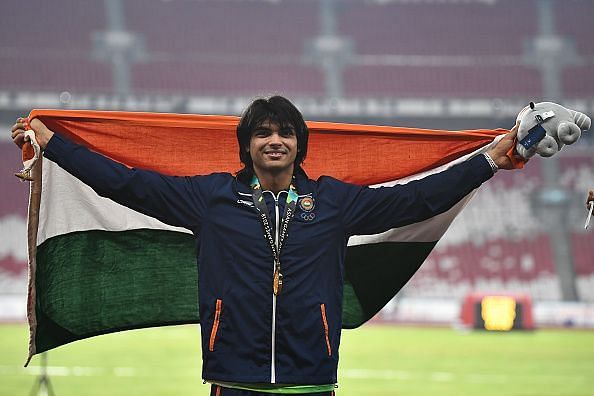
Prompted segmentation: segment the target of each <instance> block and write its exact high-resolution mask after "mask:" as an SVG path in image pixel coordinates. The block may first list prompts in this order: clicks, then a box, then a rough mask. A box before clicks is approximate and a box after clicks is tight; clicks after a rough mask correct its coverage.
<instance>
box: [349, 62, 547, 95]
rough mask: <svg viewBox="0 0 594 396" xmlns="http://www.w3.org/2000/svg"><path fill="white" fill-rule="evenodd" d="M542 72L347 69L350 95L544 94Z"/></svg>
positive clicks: (477, 68) (474, 68)
mask: <svg viewBox="0 0 594 396" xmlns="http://www.w3.org/2000/svg"><path fill="white" fill-rule="evenodd" d="M540 81H541V77H540V72H539V71H538V70H536V69H531V68H528V67H523V66H507V67H500V66H439V67H438V66H435V67H431V66H399V67H395V66H358V67H351V68H349V69H347V70H346V72H345V78H344V83H345V92H346V94H347V95H348V96H404V97H448V98H449V97H452V96H455V97H471V98H476V97H485V96H488V97H498V98H510V97H541V96H542V88H541V82H540Z"/></svg>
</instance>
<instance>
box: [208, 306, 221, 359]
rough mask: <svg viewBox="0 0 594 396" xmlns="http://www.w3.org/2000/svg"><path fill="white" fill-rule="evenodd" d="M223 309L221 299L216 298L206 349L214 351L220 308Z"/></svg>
mask: <svg viewBox="0 0 594 396" xmlns="http://www.w3.org/2000/svg"><path fill="white" fill-rule="evenodd" d="M222 309H223V301H222V300H220V299H217V303H216V307H215V316H214V321H213V322H212V329H211V331H210V342H209V343H208V350H209V351H210V352H213V351H214V345H215V339H216V338H217V331H218V329H219V322H220V320H221V310H222Z"/></svg>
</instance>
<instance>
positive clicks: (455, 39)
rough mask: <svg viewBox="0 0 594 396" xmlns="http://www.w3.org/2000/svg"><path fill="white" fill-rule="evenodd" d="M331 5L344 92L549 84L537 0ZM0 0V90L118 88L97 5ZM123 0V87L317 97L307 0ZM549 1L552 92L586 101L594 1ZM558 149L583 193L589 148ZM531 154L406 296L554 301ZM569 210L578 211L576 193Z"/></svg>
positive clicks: (491, 91) (488, 190)
mask: <svg viewBox="0 0 594 396" xmlns="http://www.w3.org/2000/svg"><path fill="white" fill-rule="evenodd" d="M114 3H117V2H114ZM335 3H336V4H337V13H336V15H335V16H336V21H335V22H336V25H335V31H334V33H337V34H339V35H341V37H343V38H345V39H348V40H349V42H350V43H352V53H349V54H347V55H345V58H344V59H342V62H343V64H342V66H343V74H342V77H341V83H342V85H343V88H344V89H343V92H344V96H346V97H348V98H360V97H370V98H374V97H379V98H383V97H392V98H394V97H396V98H400V97H406V98H413V99H414V98H422V99H427V98H461V99H466V98H468V99H473V98H479V99H486V100H491V99H496V98H504V99H512V100H514V99H518V100H521V103H524V101H527V100H528V99H530V100H532V99H537V98H541V97H543V96H544V95H545V89H544V87H543V83H542V74H541V72H540V70H539V69H538V68H537V65H536V64H534V63H530V62H527V61H526V59H525V57H526V51H527V48H528V47H529V46H530V42H531V40H533V39H534V38H535V37H536V36H537V35H538V34H539V25H538V13H537V12H536V7H537V4H538V1H537V0H523V1H516V0H493V1H414V0H409V1H395V2H391V1H364V0H341V1H336V2H335ZM2 4H3V6H4V7H5V8H6V9H10V10H11V12H10V15H9V16H8V17H7V18H5V20H4V22H3V23H2V24H1V25H0V37H1V40H0V90H1V91H10V92H17V91H29V92H55V93H57V94H59V93H60V92H63V91H68V92H72V93H76V92H79V93H82V94H86V93H90V94H104V93H105V94H110V93H111V94H113V93H114V91H115V90H116V88H117V87H115V85H116V84H114V81H116V79H115V78H114V74H113V73H114V71H113V70H114V67H113V64H112V63H111V59H110V58H109V56H108V55H106V54H105V53H102V52H101V51H100V50H98V48H97V47H98V41H97V37H99V36H100V35H101V34H102V32H109V29H110V28H109V26H110V20H109V17H108V13H107V11H106V4H107V3H106V2H105V1H94V2H81V1H77V0H59V1H52V2H48V1H44V0H30V1H26V2H22V1H20V0H3V3H2ZM120 4H121V6H122V13H121V15H119V17H120V18H121V21H120V22H121V24H122V29H124V31H125V32H127V33H128V34H129V35H130V37H132V38H133V39H134V40H136V41H134V43H135V44H137V48H136V47H135V50H136V52H135V53H134V54H133V56H130V58H129V59H128V61H129V67H130V68H129V72H130V93H132V94H136V93H141V94H145V93H146V94H151V93H156V94H162V95H187V96H193V95H211V96H213V97H235V96H246V97H251V96H255V95H266V94H272V93H281V94H284V95H287V96H291V95H293V96H300V97H304V98H319V97H324V96H325V95H327V88H326V85H327V84H326V83H327V81H326V75H325V74H324V71H323V67H322V66H323V62H322V59H320V58H319V55H320V54H319V53H315V52H312V51H311V47H312V41H313V40H314V39H315V38H316V37H317V36H318V35H320V34H321V33H322V32H323V31H324V29H322V26H321V24H322V22H321V21H322V18H321V16H320V14H321V12H320V2H319V1H318V0H299V1H296V0H295V1H287V0H276V1H260V0H251V1H240V0H200V1H188V0H152V1H148V0H123V1H121V2H120ZM553 4H554V13H555V15H556V23H555V29H556V32H557V33H558V34H560V35H561V36H562V37H563V38H564V39H565V40H566V42H567V43H569V44H570V45H571V46H572V48H573V50H574V51H575V52H576V59H574V60H573V61H572V62H568V64H567V65H565V66H564V69H562V70H561V86H562V91H563V98H567V99H580V100H581V99H585V100H592V99H594V96H593V95H594V94H593V92H594V85H593V81H594V61H592V57H593V56H594V46H593V45H592V37H593V34H594V33H593V30H592V26H594V25H592V23H591V16H592V15H594V2H590V1H581V0H563V1H554V2H553ZM23 21H34V26H33V27H31V28H29V27H23ZM567 21H571V22H570V23H568V22H567ZM111 22H113V21H111ZM112 28H113V27H112ZM271 32H273V33H271ZM331 33H332V32H331ZM326 34H328V32H326ZM10 110H13V109H10ZM5 111H6V110H5ZM586 112H588V111H586ZM11 117H12V113H11ZM494 117H496V116H494ZM2 121H3V122H4V123H5V124H8V123H9V122H12V121H13V119H12V118H11V119H4V120H2ZM491 121H493V120H489V122H491ZM499 121H502V120H501V119H497V120H496V123H497V124H498V125H502V122H501V123H500V122H499ZM365 122H368V121H367V120H366V121H365ZM493 123H495V121H493ZM443 127H444V128H448V126H447V125H444V126H443ZM478 127H480V125H478ZM590 134H592V132H590ZM584 140H587V139H584ZM590 141H592V138H590ZM562 154H563V155H562V156H561V157H562V158H563V161H561V162H560V164H561V168H560V169H561V175H562V176H561V182H562V183H563V186H564V187H565V188H566V189H567V190H568V191H571V193H572V194H573V195H575V196H577V195H580V194H581V195H584V194H585V191H587V190H588V189H590V188H593V187H594V186H593V183H594V182H593V179H592V175H593V174H594V162H593V160H592V158H591V155H590V158H584V157H583V156H580V154H578V155H573V154H570V153H562ZM539 163H540V161H538V160H535V161H533V163H531V164H529V166H528V167H527V169H525V170H524V171H523V172H521V173H518V174H516V173H514V174H510V173H504V172H501V173H500V174H498V175H497V176H496V178H495V179H494V180H492V181H491V182H490V183H488V184H487V185H486V186H484V187H483V188H481V190H480V191H479V192H478V194H477V196H476V197H475V199H473V201H472V202H471V203H470V204H469V206H468V207H467V208H466V209H465V211H464V212H463V215H462V216H461V217H460V218H459V219H458V220H457V221H456V222H455V223H454V225H453V226H452V227H451V229H450V230H449V231H448V233H447V236H446V238H445V239H444V240H442V241H441V242H440V244H439V245H438V247H437V248H436V250H435V252H434V253H433V254H432V255H431V256H430V257H429V259H428V261H427V262H426V263H425V265H424V266H423V267H422V268H421V270H420V271H419V272H418V274H417V275H416V276H415V277H414V278H413V280H412V281H411V283H410V285H409V286H408V287H407V288H406V289H405V295H408V296H412V297H459V298H461V297H462V296H464V295H465V294H466V293H467V292H469V291H472V290H475V289H489V290H497V291H505V290H509V291H514V292H525V293H529V294H530V295H531V296H532V297H533V298H535V299H536V300H559V299H560V298H561V293H560V290H559V285H558V279H557V276H556V268H555V265H554V260H553V258H552V256H553V254H552V251H551V249H552V248H551V246H550V245H551V243H550V239H549V236H548V235H547V234H546V233H545V230H546V227H544V226H543V223H542V222H541V219H539V218H538V217H537V216H536V215H535V213H534V212H533V210H532V208H531V199H532V196H533V195H534V193H535V191H537V190H538V189H539V188H541V187H542V186H543V180H544V177H543V174H542V172H541V167H540V166H539ZM0 164H2V169H5V170H7V169H8V170H10V169H14V170H17V168H18V164H19V156H18V152H16V150H14V147H13V146H12V144H11V143H9V142H6V141H4V142H0ZM0 189H1V190H2V193H3V195H2V197H3V199H2V200H1V202H0V234H1V235H3V236H4V238H2V240H1V241H0V290H2V291H9V292H10V291H13V290H17V289H18V290H20V291H22V290H25V289H26V286H23V285H24V284H25V283H26V263H25V261H26V257H25V256H24V255H25V253H26V249H25V248H24V246H25V245H24V232H25V231H24V230H25V228H26V227H25V217H26V202H27V186H26V185H25V184H22V183H19V182H18V181H17V180H16V178H14V177H13V176H12V175H10V174H9V173H7V172H3V173H1V174H0ZM580 199H581V198H580ZM576 202H577V201H576ZM578 205H581V206H579V209H583V203H576V204H575V207H576V208H577V207H578ZM503 208H511V209H510V211H511V212H508V211H504V210H503ZM579 209H575V210H577V211H578V212H579ZM582 214H583V213H582V212H579V213H578V215H577V216H576V217H575V218H574V217H572V222H573V223H572V224H575V225H576V227H573V225H572V227H573V228H571V229H570V234H569V241H570V245H571V246H570V249H571V252H572V257H573V261H574V262H573V264H574V268H575V272H576V275H577V284H578V290H579V294H580V296H581V298H582V299H583V300H585V301H591V302H592V301H594V249H592V246H593V245H594V233H593V232H592V231H584V230H583V229H581V230H580V229H579V227H578V226H583V219H582V217H583V216H581V215H582ZM580 223H581V224H580ZM582 228H583V227H582ZM6 236H10V237H9V238H7V237H6ZM19 244H20V245H19ZM23 279H24V281H23ZM18 282H21V283H18ZM15 285H16V286H15Z"/></svg>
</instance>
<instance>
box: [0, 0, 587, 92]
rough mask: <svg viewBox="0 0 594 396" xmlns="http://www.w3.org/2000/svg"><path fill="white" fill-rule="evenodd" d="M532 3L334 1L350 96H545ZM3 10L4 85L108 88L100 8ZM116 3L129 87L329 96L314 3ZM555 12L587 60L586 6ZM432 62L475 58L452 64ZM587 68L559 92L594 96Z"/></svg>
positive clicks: (567, 76)
mask: <svg viewBox="0 0 594 396" xmlns="http://www.w3.org/2000/svg"><path fill="white" fill-rule="evenodd" d="M536 3H537V1H536V0H526V1H521V2H518V1H513V0H500V1H497V2H490V1H485V2H482V1H477V2H449V1H448V2H425V1H419V2H415V1H411V2H382V1H378V2H367V1H362V0H344V1H340V2H337V5H338V7H337V13H336V31H337V33H338V34H341V35H343V37H345V38H347V39H349V40H350V41H352V43H353V46H354V47H353V48H354V53H355V54H357V55H360V56H362V57H363V58H361V59H358V60H353V59H351V60H349V58H347V64H346V69H345V70H346V71H345V73H344V79H343V81H344V92H345V93H346V95H347V96H359V95H360V96H375V97H384V96H404V95H406V96H410V97H428V96H435V95H443V96H450V95H455V96H456V97H462V98H469V97H481V98H489V97H497V98H515V97H522V98H526V97H541V96H542V93H543V92H542V83H541V75H540V73H539V71H538V70H537V69H535V68H531V67H528V66H520V64H521V62H522V59H523V58H522V57H523V54H524V51H525V49H526V48H527V44H528V43H529V41H530V40H531V39H533V38H534V37H535V35H537V34H538V31H539V27H538V15H537V14H538V13H537V12H536ZM566 4H568V5H566ZM3 5H5V6H6V8H7V9H10V10H11V13H10V18H7V20H6V21H5V23H4V24H3V25H2V26H1V27H0V36H1V37H2V38H3V40H2V43H1V44H0V86H1V87H2V88H3V89H8V90H16V89H20V90H23V89H24V90H43V91H58V92H61V91H70V92H91V93H96V92H100V93H113V92H114V91H115V87H114V79H113V77H112V72H113V70H112V65H111V64H110V62H109V61H108V60H105V59H103V60H102V58H105V54H103V55H102V56H101V55H98V53H97V48H96V44H97V41H96V40H94V37H95V38H96V37H97V35H98V34H100V33H101V32H105V31H107V30H108V26H109V25H110V23H111V25H112V26H114V24H113V21H112V22H109V18H108V17H107V9H106V4H105V3H104V2H102V1H98V2H91V3H87V2H79V1H75V0H60V1H57V2H46V1H42V0H33V1H27V2H24V3H22V2H20V1H18V0H6V1H4V2H3ZM121 6H122V14H121V24H122V28H123V29H125V30H126V31H128V32H130V33H131V34H132V35H133V36H134V37H135V38H137V39H138V41H135V45H134V49H135V50H137V53H136V54H135V55H134V56H133V57H132V58H133V60H132V67H131V69H132V70H131V71H132V73H131V74H132V77H131V78H132V83H131V88H132V92H133V93H160V94H179V93H182V94H188V93H191V94H197V95H201V94H206V95H209V94H214V95H225V96H226V95H250V96H253V95H257V94H261V93H269V92H279V93H285V94H287V95H311V96H320V95H323V94H325V84H324V77H323V73H322V71H321V68H320V67H319V66H316V64H315V62H312V57H313V59H315V57H316V55H313V54H312V53H308V52H307V50H306V48H310V47H311V42H312V40H313V39H314V38H315V37H316V36H318V35H319V34H320V33H321V32H322V31H323V29H322V27H321V26H320V20H321V17H320V3H319V1H317V0H302V1H298V2H297V1H281V0H278V1H256V0H254V1H237V0H225V1H215V0H203V1H198V2H195V1H186V0H167V1H153V2H150V6H147V2H146V1H144V0H126V1H122V2H121ZM554 7H555V8H554V12H555V15H556V17H557V19H556V25H555V27H556V29H557V32H558V33H559V34H561V35H562V36H563V37H565V38H567V39H569V42H570V43H574V44H575V48H576V50H577V52H578V55H581V56H583V57H584V56H586V57H587V56H591V55H592V54H594V47H593V46H592V45H591V36H592V30H591V24H590V21H589V15H591V14H592V13H593V12H594V10H593V8H594V6H593V5H592V3H591V2H584V1H578V0H569V1H568V2H554ZM23 20H34V21H35V29H24V28H23V27H22V23H21V22H22V21H23ZM564 21H571V23H564ZM271 32H274V33H273V34H271ZM366 56H372V57H373V56H388V57H389V56H396V57H398V56H400V57H401V56H429V57H434V58H436V59H434V61H435V64H433V63H430V64H414V62H413V64H410V62H409V63H407V62H404V63H398V62H396V64H394V63H390V61H387V63H386V62H384V61H382V60H377V59H375V60H373V59H370V58H365V57H366ZM440 56H441V57H446V58H447V57H450V58H451V57H452V56H454V57H456V56H458V57H468V59H474V61H470V63H465V62H462V63H461V64H456V63H455V61H454V63H453V64H452V59H450V60H449V61H448V60H447V59H446V60H445V61H444V60H443V59H442V60H439V59H437V58H439V57H440ZM424 62H428V60H427V59H425V61H424ZM444 62H445V63H444ZM476 62H478V63H476ZM593 70H594V69H593V67H592V66H580V65H575V66H571V67H570V68H569V69H567V70H565V71H564V73H563V89H564V93H565V94H566V96H572V95H573V96H577V97H590V96H591V92H592V87H591V86H590V85H588V83H587V81H592V75H593V74H594V72H593ZM24 76H26V77H24Z"/></svg>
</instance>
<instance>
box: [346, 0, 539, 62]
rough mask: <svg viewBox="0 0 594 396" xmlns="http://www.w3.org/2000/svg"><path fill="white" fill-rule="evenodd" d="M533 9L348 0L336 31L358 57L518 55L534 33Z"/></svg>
mask: <svg viewBox="0 0 594 396" xmlns="http://www.w3.org/2000/svg"><path fill="white" fill-rule="evenodd" d="M534 4H535V3H534V1H531V0H529V1H527V0H524V1H513V0H503V1H497V2H480V1H477V2H466V1H461V2H447V1H444V2H426V1H419V2H414V1H413V2H400V1H398V2H381V1H378V2H363V1H347V2H346V4H343V5H342V12H341V15H340V19H339V31H340V33H342V34H345V35H347V36H350V37H352V38H353V39H354V41H355V46H356V50H357V52H358V53H361V54H405V55H489V56H493V55H520V54H522V50H523V45H524V41H525V39H527V38H528V37H530V36H531V35H534V34H535V33H536V32H537V15H536V12H535V10H534V8H535V6H534Z"/></svg>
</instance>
